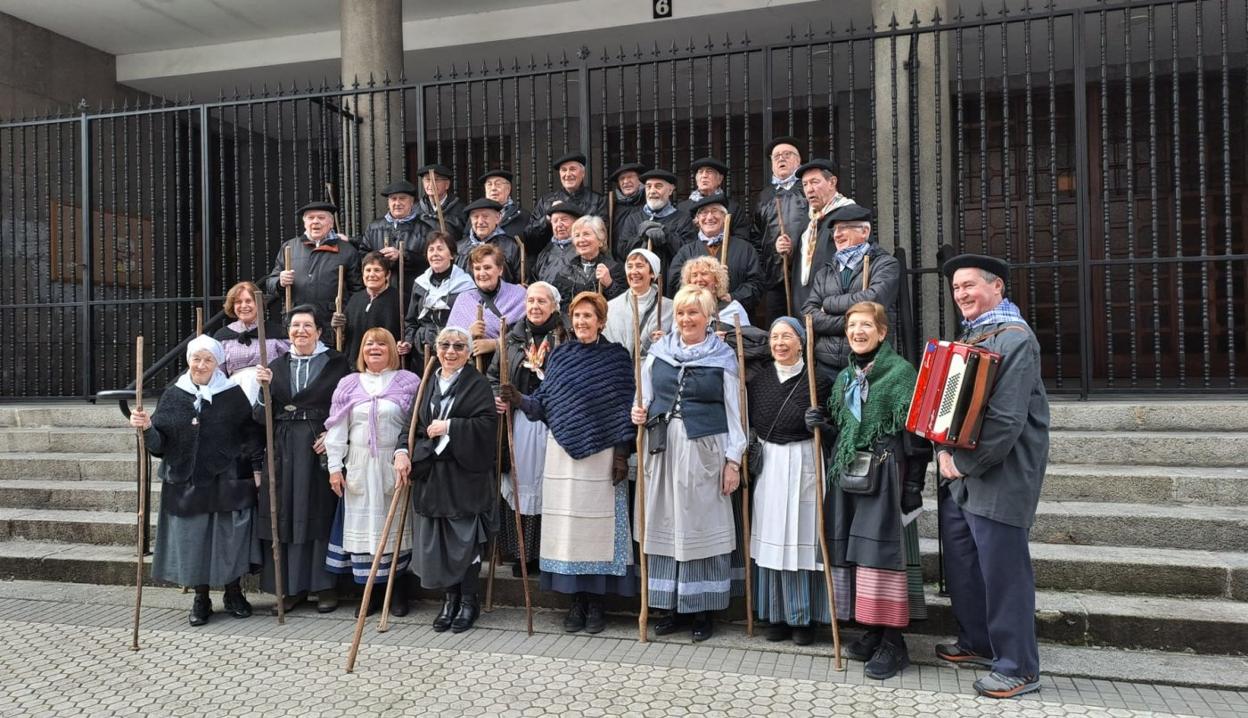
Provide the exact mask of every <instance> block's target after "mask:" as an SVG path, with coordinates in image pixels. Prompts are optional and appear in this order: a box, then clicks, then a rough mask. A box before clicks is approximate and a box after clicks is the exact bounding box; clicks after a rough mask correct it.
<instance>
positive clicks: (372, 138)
mask: <svg viewBox="0 0 1248 718" xmlns="http://www.w3.org/2000/svg"><path fill="white" fill-rule="evenodd" d="M376 99H377V83H376V81H375V78H374V77H373V73H371V72H370V73H368V173H369V177H368V186H369V188H370V189H372V190H373V191H371V192H369V193H368V197H367V198H364V197H361V196H360V195H359V193H358V192H357V193H355V196H356V197H358V198H359V201H360V211H368V212H369V215H370V216H371V215H372V209H373V208H374V207H375V206H376V204H377V203H376V197H377V191H376V190H377V103H376ZM292 139H294V140H295V141H296V142H297V141H298V137H295V138H292ZM311 172H312V167H311V165H310V164H309V166H308V173H309V174H311ZM311 179H312V178H311V177H309V178H308V180H309V181H308V185H309V188H311V184H312V182H311ZM359 188H360V189H363V188H364V183H363V182H361V183H360V185H359ZM315 196H316V195H315V194H309V195H308V197H309V198H311V197H315ZM326 199H328V198H326ZM365 203H367V204H365ZM334 229H336V230H337V231H339V232H341V231H342V228H341V227H335V228H334Z"/></svg>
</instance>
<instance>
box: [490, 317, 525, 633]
mask: <svg viewBox="0 0 1248 718" xmlns="http://www.w3.org/2000/svg"><path fill="white" fill-rule="evenodd" d="M499 336H500V337H502V340H501V341H499V343H498V379H499V382H500V384H501V385H502V386H506V385H507V384H508V380H509V378H510V377H509V375H510V373H511V371H510V369H511V368H510V367H509V366H508V365H507V320H506V319H504V320H502V328H501V329H499ZM513 408H514V407H510V406H509V407H507V411H506V412H504V414H503V419H504V420H505V421H506V425H507V452H508V453H509V454H510V456H511V495H512V496H514V497H516V510H515V511H512V512H511V514H512V516H513V517H515V520H516V543H517V544H519V549H520V580H521V581H522V582H523V583H524V615H525V618H526V620H527V621H528V628H529V635H530V636H532V635H533V598H532V596H530V595H529V555H528V552H527V551H526V550H525V545H524V526H523V524H522V522H521V520H520V480H519V479H517V478H516V442H515V438H516V437H515V431H514V430H513V428H512V424H511V412H512V409H513Z"/></svg>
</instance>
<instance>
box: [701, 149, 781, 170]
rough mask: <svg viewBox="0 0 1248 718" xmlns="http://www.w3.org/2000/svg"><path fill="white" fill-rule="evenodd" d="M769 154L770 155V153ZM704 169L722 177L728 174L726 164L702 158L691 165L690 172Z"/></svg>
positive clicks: (710, 158) (713, 159)
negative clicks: (709, 169) (708, 169)
mask: <svg viewBox="0 0 1248 718" xmlns="http://www.w3.org/2000/svg"><path fill="white" fill-rule="evenodd" d="M768 154H770V152H769V153H768ZM703 167H709V168H711V169H713V170H715V171H716V172H718V173H720V174H721V175H727V174H728V165H726V164H724V163H723V162H720V161H719V160H717V159H715V158H714V157H702V158H699V159H696V160H694V161H693V164H691V165H689V171H690V172H693V173H697V171H698V170H700V169H702V168H703Z"/></svg>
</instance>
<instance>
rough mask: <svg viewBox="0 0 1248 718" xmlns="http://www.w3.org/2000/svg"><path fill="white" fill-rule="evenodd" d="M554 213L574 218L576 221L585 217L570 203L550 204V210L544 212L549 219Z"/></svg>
mask: <svg viewBox="0 0 1248 718" xmlns="http://www.w3.org/2000/svg"><path fill="white" fill-rule="evenodd" d="M556 212H559V213H560V214H566V215H569V216H572V217H576V218H577V219H580V218H581V217H584V216H585V212H584V211H582V210H581V208H580V207H577V206H576V205H575V204H573V203H571V202H558V203H556V204H552V205H551V206H550V209H548V210H546V216H547V217H549V216H550V215H552V214H554V213H556Z"/></svg>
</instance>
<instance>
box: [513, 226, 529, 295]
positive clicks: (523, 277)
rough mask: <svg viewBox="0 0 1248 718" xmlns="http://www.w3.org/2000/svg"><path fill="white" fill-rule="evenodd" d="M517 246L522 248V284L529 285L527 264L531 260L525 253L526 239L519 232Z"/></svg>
mask: <svg viewBox="0 0 1248 718" xmlns="http://www.w3.org/2000/svg"><path fill="white" fill-rule="evenodd" d="M516 246H517V247H519V248H520V284H522V285H523V286H525V287H527V286H529V283H528V282H527V281H526V279H527V277H526V276H525V275H526V271H525V266H526V265H527V264H528V263H529V260H528V257H527V256H525V253H524V240H523V239H521V238H520V235H518V234H517V235H516Z"/></svg>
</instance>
